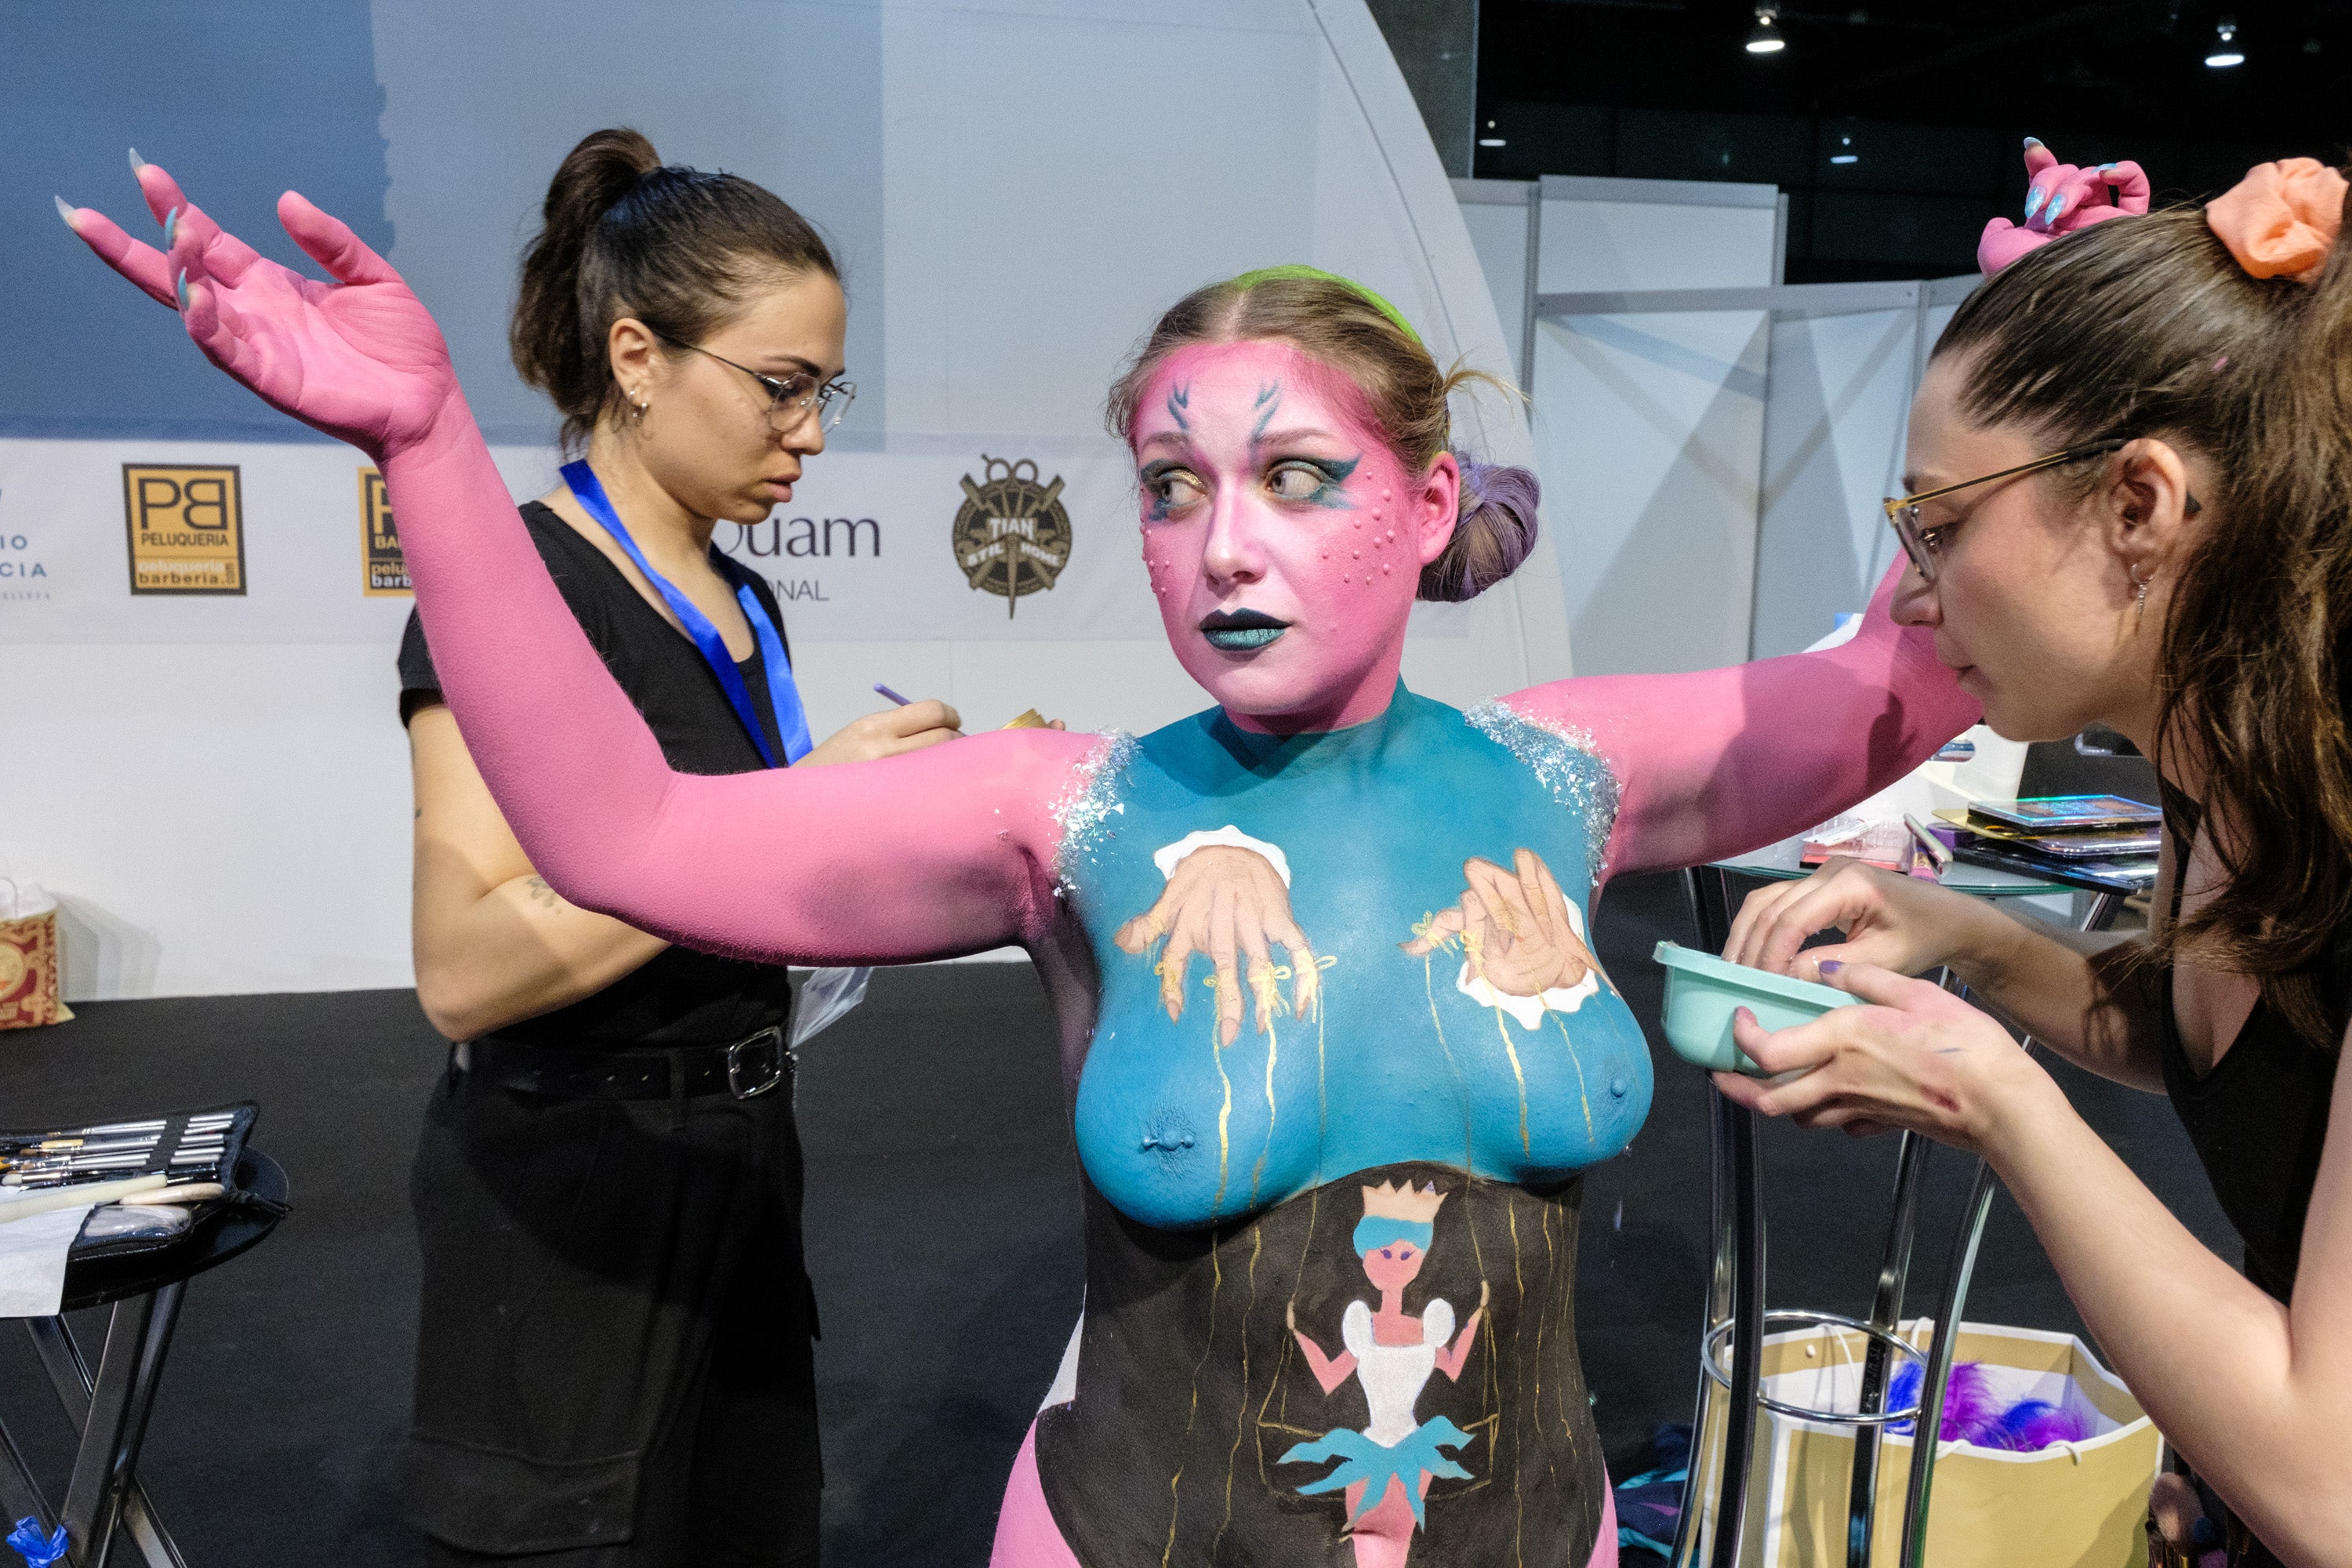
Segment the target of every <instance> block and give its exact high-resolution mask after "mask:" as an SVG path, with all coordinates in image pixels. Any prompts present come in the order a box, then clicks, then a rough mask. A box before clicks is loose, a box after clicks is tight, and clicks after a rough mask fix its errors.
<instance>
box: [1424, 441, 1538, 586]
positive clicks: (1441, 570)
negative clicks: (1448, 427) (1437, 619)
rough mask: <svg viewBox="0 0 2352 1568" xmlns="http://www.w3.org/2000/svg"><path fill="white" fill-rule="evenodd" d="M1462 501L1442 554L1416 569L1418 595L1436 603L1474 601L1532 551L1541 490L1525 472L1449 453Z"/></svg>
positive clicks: (1512, 570) (1533, 478) (1510, 571)
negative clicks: (1459, 473) (1458, 477)
mask: <svg viewBox="0 0 2352 1568" xmlns="http://www.w3.org/2000/svg"><path fill="white" fill-rule="evenodd" d="M1454 460H1455V461H1456V462H1458V463H1460V464H1461V466H1462V500H1461V504H1460V506H1459V508H1458V509H1457V511H1456V517H1455V521H1454V539H1453V542H1451V543H1449V544H1448V545H1446V547H1445V553H1444V554H1443V555H1440V556H1439V557H1438V558H1437V559H1436V560H1434V561H1433V562H1431V563H1429V564H1428V565H1427V566H1424V567H1423V568H1422V572H1421V587H1420V590H1419V595H1418V596H1419V597H1421V598H1423V599H1434V600H1437V601H1439V602H1441V603H1456V602H1459V601H1461V600H1464V599H1475V598H1476V597H1477V596H1478V595H1481V594H1483V593H1485V592H1486V590H1487V589H1489V588H1491V587H1493V586H1494V585H1495V584H1497V583H1499V582H1501V581H1502V580H1503V579H1504V578H1506V577H1507V576H1509V575H1510V574H1512V573H1514V572H1516V571H1517V570H1518V569H1519V563H1520V562H1522V561H1525V560H1526V559H1527V558H1528V552H1529V551H1531V550H1533V549H1534V548H1535V547H1536V507H1537V504H1538V502H1539V501H1540V500H1542V498H1543V485H1542V484H1541V482H1540V481H1538V479H1536V477H1535V475H1534V474H1532V473H1530V472H1528V470H1527V469H1525V468H1513V467H1511V466H1510V465H1508V464H1506V463H1482V462H1480V461H1478V459H1477V458H1465V457H1463V456H1462V455H1461V454H1460V453H1458V452H1457V453H1456V454H1454Z"/></svg>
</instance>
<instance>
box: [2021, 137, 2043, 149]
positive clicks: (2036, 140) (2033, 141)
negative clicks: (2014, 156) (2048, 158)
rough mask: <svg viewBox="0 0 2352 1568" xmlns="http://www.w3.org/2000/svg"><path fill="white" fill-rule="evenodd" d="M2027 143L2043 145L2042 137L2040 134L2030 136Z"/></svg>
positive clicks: (2037, 145) (2029, 144)
mask: <svg viewBox="0 0 2352 1568" xmlns="http://www.w3.org/2000/svg"><path fill="white" fill-rule="evenodd" d="M2025 144H2026V145H2027V146H2028V147H2039V146H2041V145H2042V138H2041V137H2039V136H2029V137H2027V138H2026V139H2025Z"/></svg>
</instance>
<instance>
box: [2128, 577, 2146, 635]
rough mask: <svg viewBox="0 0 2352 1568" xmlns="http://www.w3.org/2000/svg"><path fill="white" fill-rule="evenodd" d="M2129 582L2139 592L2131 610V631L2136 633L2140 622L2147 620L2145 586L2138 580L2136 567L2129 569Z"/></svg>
mask: <svg viewBox="0 0 2352 1568" xmlns="http://www.w3.org/2000/svg"><path fill="white" fill-rule="evenodd" d="M2131 580H2132V586H2133V587H2135V588H2137V589H2138V590H2139V593H2138V594H2137V596H2136V597H2135V598H2134V601H2133V609H2132V630H2134V631H2137V630H2139V624H2140V622H2142V621H2144V620H2146V619H2147V584H2145V583H2143V582H2141V581H2140V580H2139V568H2138V567H2137V566H2135V567H2133V568H2132V569H2131Z"/></svg>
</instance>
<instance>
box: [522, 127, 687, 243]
mask: <svg viewBox="0 0 2352 1568" xmlns="http://www.w3.org/2000/svg"><path fill="white" fill-rule="evenodd" d="M661 166H662V161H661V154H660V153H656V152H655V151H654V144H653V143H652V142H648V141H646V138H645V136H644V135H643V134H642V133H641V132H635V131H632V130H630V129H629V128H628V127H627V126H625V125H624V126H615V127H614V128H613V129H612V130H609V131H594V132H589V134H588V135H586V136H584V137H583V138H582V139H581V142H580V144H579V145H578V146H577V147H574V148H572V151H571V153H570V154H569V155H567V156H566V157H565V158H564V160H563V163H562V167H560V168H558V169H557V170H556V171H555V178H554V179H553V180H552V181H551V182H550V183H549V184H548V187H547V205H546V209H545V214H544V216H545V217H546V219H547V226H548V227H549V228H551V229H557V228H562V229H571V230H584V229H585V228H586V227H587V226H589V225H591V224H593V223H594V222H595V221H596V220H597V219H598V218H600V217H603V216H604V215H605V214H606V213H607V212H610V211H611V210H612V209H613V208H614V206H615V205H618V204H619V203H620V201H621V199H622V198H623V197H624V196H626V195H628V194H629V192H630V191H631V190H632V189H634V188H635V185H636V183H637V182H638V181H639V180H641V179H643V178H644V177H645V176H646V175H647V174H652V173H653V172H654V171H655V170H656V169H658V168H660V167H661Z"/></svg>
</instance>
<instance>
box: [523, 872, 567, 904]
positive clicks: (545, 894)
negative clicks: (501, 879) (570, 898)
mask: <svg viewBox="0 0 2352 1568" xmlns="http://www.w3.org/2000/svg"><path fill="white" fill-rule="evenodd" d="M522 886H523V891H524V892H526V893H528V894H530V901H531V902H532V903H534V904H538V905H540V906H541V907H542V908H545V909H551V910H560V909H562V908H564V907H566V906H565V903H564V899H563V895H562V894H561V893H559V892H557V891H556V890H555V889H553V888H551V887H549V886H548V885H547V879H546V878H544V877H541V876H539V875H537V874H536V873H534V874H532V875H531V876H530V877H527V878H525V879H523V884H522Z"/></svg>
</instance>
